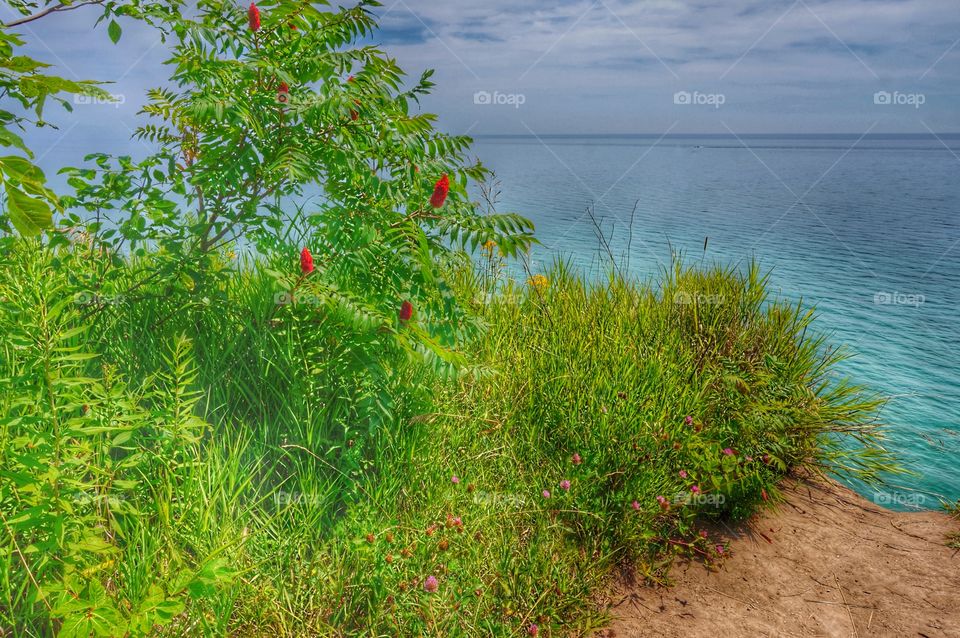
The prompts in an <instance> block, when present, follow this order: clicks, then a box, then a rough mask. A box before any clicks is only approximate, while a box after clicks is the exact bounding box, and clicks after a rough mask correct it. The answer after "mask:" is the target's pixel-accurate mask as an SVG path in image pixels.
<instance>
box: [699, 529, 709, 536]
mask: <svg viewBox="0 0 960 638" xmlns="http://www.w3.org/2000/svg"><path fill="white" fill-rule="evenodd" d="M706 537H707V530H705V529H702V530H700V538H706Z"/></svg>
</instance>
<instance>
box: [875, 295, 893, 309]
mask: <svg viewBox="0 0 960 638" xmlns="http://www.w3.org/2000/svg"><path fill="white" fill-rule="evenodd" d="M873 303H874V304H876V305H878V306H889V305H890V304H892V303H893V295H892V294H890V293H889V292H878V293H877V294H875V295H874V296H873Z"/></svg>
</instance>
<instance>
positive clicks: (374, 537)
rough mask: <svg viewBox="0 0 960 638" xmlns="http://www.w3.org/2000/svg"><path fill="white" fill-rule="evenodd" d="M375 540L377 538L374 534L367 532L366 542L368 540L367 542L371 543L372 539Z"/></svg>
mask: <svg viewBox="0 0 960 638" xmlns="http://www.w3.org/2000/svg"><path fill="white" fill-rule="evenodd" d="M375 540H377V537H376V536H374V535H373V534H367V542H368V543H373V541H375Z"/></svg>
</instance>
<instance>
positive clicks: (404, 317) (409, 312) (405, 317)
mask: <svg viewBox="0 0 960 638" xmlns="http://www.w3.org/2000/svg"><path fill="white" fill-rule="evenodd" d="M412 316H413V304H412V303H410V302H409V301H404V302H403V303H402V304H400V321H401V322H403V323H406V322H408V321H410V318H411V317H412Z"/></svg>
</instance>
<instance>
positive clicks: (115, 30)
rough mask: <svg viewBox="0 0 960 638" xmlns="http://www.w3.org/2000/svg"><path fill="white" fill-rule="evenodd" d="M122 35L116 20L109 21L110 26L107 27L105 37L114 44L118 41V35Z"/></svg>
mask: <svg viewBox="0 0 960 638" xmlns="http://www.w3.org/2000/svg"><path fill="white" fill-rule="evenodd" d="M122 33H123V30H122V29H120V25H119V24H117V21H116V20H111V21H110V25H109V26H108V27H107V35H109V36H110V40H112V41H113V43H114V44H116V43H117V42H119V41H120V35H121V34H122Z"/></svg>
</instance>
